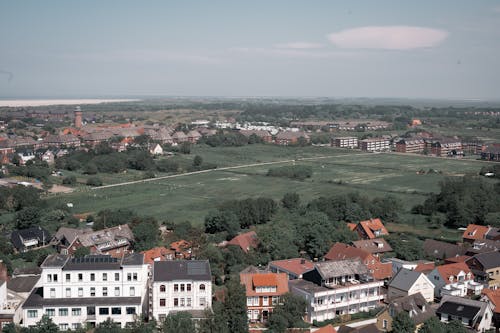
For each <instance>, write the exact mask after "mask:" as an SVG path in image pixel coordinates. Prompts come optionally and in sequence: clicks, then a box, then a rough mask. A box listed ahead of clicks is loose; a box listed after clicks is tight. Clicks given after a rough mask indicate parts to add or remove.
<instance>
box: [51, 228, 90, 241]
mask: <svg viewBox="0 0 500 333" xmlns="http://www.w3.org/2000/svg"><path fill="white" fill-rule="evenodd" d="M86 232H92V229H90V228H85V229H76V228H68V227H60V228H59V230H57V232H56V234H55V235H54V240H56V241H61V240H62V239H63V238H66V240H67V241H68V242H69V243H70V244H71V243H73V241H74V240H75V239H76V238H77V237H78V236H79V235H81V234H82V233H86Z"/></svg>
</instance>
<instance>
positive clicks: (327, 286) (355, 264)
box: [289, 260, 384, 322]
mask: <svg viewBox="0 0 500 333" xmlns="http://www.w3.org/2000/svg"><path fill="white" fill-rule="evenodd" d="M383 284H384V282H383V281H376V280H374V279H373V277H372V276H371V274H370V273H369V271H368V268H367V267H366V266H365V265H364V264H363V263H362V262H361V261H360V260H340V261H325V262H318V263H315V264H314V269H313V270H312V271H309V272H306V273H304V274H303V279H297V280H291V281H289V287H290V291H291V292H292V293H294V294H296V295H299V296H301V297H303V298H304V299H305V300H306V320H307V321H308V322H313V321H314V320H316V321H325V320H329V319H333V318H335V317H337V316H341V315H346V314H354V313H358V312H361V311H368V310H370V309H374V308H376V307H377V306H379V304H380V301H382V300H383V299H384V294H383V292H382V291H383V290H382V287H383Z"/></svg>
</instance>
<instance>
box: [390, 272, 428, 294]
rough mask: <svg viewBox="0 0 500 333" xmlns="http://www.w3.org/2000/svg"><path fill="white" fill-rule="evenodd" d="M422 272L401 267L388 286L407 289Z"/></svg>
mask: <svg viewBox="0 0 500 333" xmlns="http://www.w3.org/2000/svg"><path fill="white" fill-rule="evenodd" d="M421 274H423V273H420V272H417V271H412V270H409V269H406V268H401V269H400V270H399V271H398V272H397V273H396V275H394V277H393V278H392V279H391V281H389V287H392V288H396V289H399V290H404V291H408V290H410V288H411V287H412V286H413V285H414V284H415V282H416V281H417V279H418V278H419V277H420V275H421Z"/></svg>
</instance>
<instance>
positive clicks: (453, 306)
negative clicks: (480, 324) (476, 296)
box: [436, 295, 488, 326]
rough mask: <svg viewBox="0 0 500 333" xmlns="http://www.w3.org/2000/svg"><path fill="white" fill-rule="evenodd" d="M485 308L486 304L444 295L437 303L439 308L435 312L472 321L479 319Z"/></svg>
mask: <svg viewBox="0 0 500 333" xmlns="http://www.w3.org/2000/svg"><path fill="white" fill-rule="evenodd" d="M487 307H488V303H487V302H482V301H474V300H471V299H468V298H464V297H457V296H449V295H445V296H443V298H442V299H441V303H439V308H438V309H437V310H436V313H444V314H449V315H452V316H456V317H462V318H468V319H474V318H479V317H481V316H482V314H483V313H484V311H485V310H486V308H487ZM472 326H474V325H472Z"/></svg>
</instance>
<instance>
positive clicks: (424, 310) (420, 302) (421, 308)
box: [389, 293, 436, 325]
mask: <svg viewBox="0 0 500 333" xmlns="http://www.w3.org/2000/svg"><path fill="white" fill-rule="evenodd" d="M389 307H391V308H393V309H394V311H395V313H400V312H401V311H405V312H407V313H409V314H410V317H411V319H412V320H413V322H414V323H415V324H416V325H418V324H421V323H423V322H424V321H426V320H427V319H429V318H430V317H433V316H435V315H436V313H435V311H434V309H433V308H432V307H431V306H430V305H427V301H426V300H425V298H424V296H422V294H421V293H416V294H413V295H409V296H405V297H400V298H396V299H394V300H392V301H391V303H390V304H389Z"/></svg>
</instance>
